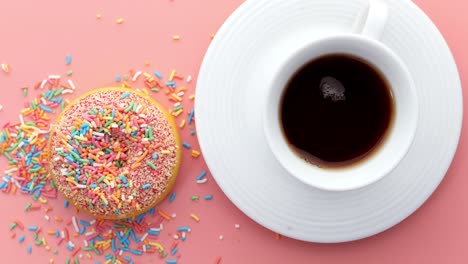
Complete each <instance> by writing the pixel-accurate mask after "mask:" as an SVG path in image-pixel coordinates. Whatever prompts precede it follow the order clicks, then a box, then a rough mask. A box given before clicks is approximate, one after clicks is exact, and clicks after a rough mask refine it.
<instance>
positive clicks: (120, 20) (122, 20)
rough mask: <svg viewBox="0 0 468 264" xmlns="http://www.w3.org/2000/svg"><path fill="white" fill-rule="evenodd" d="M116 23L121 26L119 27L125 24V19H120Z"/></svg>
mask: <svg viewBox="0 0 468 264" xmlns="http://www.w3.org/2000/svg"><path fill="white" fill-rule="evenodd" d="M116 22H117V24H119V25H120V24H123V22H124V19H123V18H118V19H117V21H116Z"/></svg>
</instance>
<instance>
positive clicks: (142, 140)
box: [141, 138, 149, 142]
mask: <svg viewBox="0 0 468 264" xmlns="http://www.w3.org/2000/svg"><path fill="white" fill-rule="evenodd" d="M148 141H149V138H143V139H141V142H148Z"/></svg>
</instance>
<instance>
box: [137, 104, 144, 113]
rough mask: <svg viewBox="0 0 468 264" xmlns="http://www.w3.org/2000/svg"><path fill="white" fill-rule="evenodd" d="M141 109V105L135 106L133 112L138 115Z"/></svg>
mask: <svg viewBox="0 0 468 264" xmlns="http://www.w3.org/2000/svg"><path fill="white" fill-rule="evenodd" d="M141 108H143V106H142V105H141V104H139V105H137V107H136V109H135V112H137V113H140V111H141Z"/></svg>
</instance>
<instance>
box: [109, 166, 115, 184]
mask: <svg viewBox="0 0 468 264" xmlns="http://www.w3.org/2000/svg"><path fill="white" fill-rule="evenodd" d="M109 164H111V163H109ZM110 185H111V188H112V189H114V187H115V183H114V181H111V182H110Z"/></svg>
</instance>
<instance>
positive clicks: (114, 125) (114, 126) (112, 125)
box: [93, 121, 119, 128]
mask: <svg viewBox="0 0 468 264" xmlns="http://www.w3.org/2000/svg"><path fill="white" fill-rule="evenodd" d="M93 122H94V121H93ZM111 127H112V128H118V127H119V125H117V124H116V123H112V124H111Z"/></svg>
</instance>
